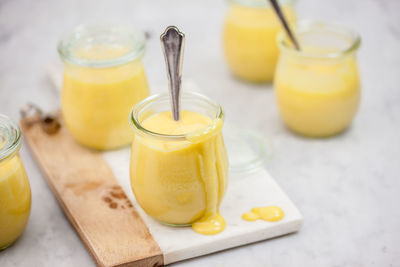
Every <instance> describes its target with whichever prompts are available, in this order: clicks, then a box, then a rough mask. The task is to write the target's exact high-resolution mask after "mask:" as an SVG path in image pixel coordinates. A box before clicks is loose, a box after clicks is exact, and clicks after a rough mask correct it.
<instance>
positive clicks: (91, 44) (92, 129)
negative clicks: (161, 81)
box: [58, 25, 149, 150]
mask: <svg viewBox="0 0 400 267" xmlns="http://www.w3.org/2000/svg"><path fill="white" fill-rule="evenodd" d="M144 50H145V37H144V34H143V33H141V32H135V31H132V30H131V29H128V28H126V27H123V26H110V25H105V26H80V27H77V28H76V29H75V30H74V31H73V32H72V33H70V34H68V35H66V36H65V37H64V38H63V39H62V40H61V41H60V42H59V45H58V52H59V54H60V57H61V59H62V60H63V61H64V62H65V72H64V84H63V89H62V97H61V106H62V108H61V110H62V115H63V119H64V121H65V125H66V126H67V128H68V130H69V132H70V133H71V135H72V136H73V137H74V138H75V139H76V141H78V142H79V143H80V144H82V145H84V146H87V147H90V148H94V149H99V150H107V149H115V148H119V147H122V146H125V145H128V144H130V142H131V141H132V131H131V129H130V126H129V122H128V120H127V118H128V115H129V112H130V110H131V108H132V106H133V105H135V104H137V103H138V102H140V101H141V100H143V99H144V98H146V97H147V96H148V95H149V89H148V84H147V80H146V76H145V71H144V67H143V64H142V60H141V59H142V57H143V55H144Z"/></svg>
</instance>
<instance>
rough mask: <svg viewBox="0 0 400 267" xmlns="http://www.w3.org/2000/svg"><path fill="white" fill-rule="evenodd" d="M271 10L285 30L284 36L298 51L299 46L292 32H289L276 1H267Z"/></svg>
mask: <svg viewBox="0 0 400 267" xmlns="http://www.w3.org/2000/svg"><path fill="white" fill-rule="evenodd" d="M269 2H270V3H271V5H272V7H273V9H274V10H275V13H276V15H277V16H278V17H279V20H280V21H281V23H282V26H283V28H285V31H286V34H287V35H288V36H289V38H290V40H291V41H292V43H293V45H294V47H295V48H296V50H298V51H300V45H299V43H298V42H297V39H296V37H295V36H294V34H293V32H292V31H291V30H290V27H289V24H288V23H287V20H286V18H285V16H284V15H283V12H282V9H281V8H280V6H279V4H278V1H277V0H269Z"/></svg>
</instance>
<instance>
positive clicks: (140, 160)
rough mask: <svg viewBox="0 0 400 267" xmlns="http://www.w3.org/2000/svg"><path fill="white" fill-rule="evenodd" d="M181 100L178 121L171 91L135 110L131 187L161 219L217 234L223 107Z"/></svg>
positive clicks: (224, 163)
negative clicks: (169, 97) (170, 98)
mask: <svg viewBox="0 0 400 267" xmlns="http://www.w3.org/2000/svg"><path fill="white" fill-rule="evenodd" d="M182 102H183V110H182V111H181V118H180V120H179V121H174V120H173V118H172V114H171V112H170V111H168V108H169V103H168V96H167V95H164V96H155V97H151V98H149V100H147V101H146V100H145V101H144V103H142V104H139V105H138V107H136V108H135V109H134V110H133V111H132V125H133V128H134V132H135V136H134V141H133V143H132V152H131V153H132V155H131V185H132V189H133V192H134V194H135V197H136V199H137V201H138V203H139V204H140V206H141V207H142V208H143V210H144V211H145V212H146V213H148V214H149V215H151V216H152V217H154V218H155V219H157V220H158V221H160V222H162V223H165V224H169V225H192V228H193V230H194V231H196V232H198V233H200V234H206V235H211V234H217V233H219V232H221V231H223V230H224V228H225V220H224V218H223V217H222V216H221V214H220V213H219V206H220V204H221V201H222V198H223V196H224V194H225V190H226V187H227V182H228V158H227V153H226V150H225V145H224V141H223V137H222V126H223V113H222V109H221V108H220V107H219V105H217V104H214V103H212V102H210V101H209V100H208V99H207V98H205V97H203V96H201V95H197V94H184V95H183V99H182ZM161 107H164V108H165V109H163V108H161Z"/></svg>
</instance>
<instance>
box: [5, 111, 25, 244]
mask: <svg viewBox="0 0 400 267" xmlns="http://www.w3.org/2000/svg"><path fill="white" fill-rule="evenodd" d="M20 147H21V132H20V129H19V128H18V126H16V125H15V124H14V123H13V122H11V121H10V119H8V118H7V117H6V116H4V115H1V114H0V250H3V249H5V248H7V247H8V246H9V245H11V244H12V243H13V242H14V241H15V240H17V238H18V237H19V236H20V235H21V234H22V232H23V231H24V229H25V226H26V223H27V222H28V218H29V213H30V210H31V189H30V186H29V181H28V177H27V175H26V172H25V169H24V166H23V164H22V161H21V158H20V157H19V154H18V151H19V149H20Z"/></svg>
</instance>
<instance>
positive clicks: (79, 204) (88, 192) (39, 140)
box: [21, 121, 163, 267]
mask: <svg viewBox="0 0 400 267" xmlns="http://www.w3.org/2000/svg"><path fill="white" fill-rule="evenodd" d="M21 128H22V131H23V134H24V137H25V139H26V141H27V143H28V145H29V147H30V149H31V151H32V153H33V154H34V156H35V158H36V160H37V162H38V164H39V166H40V168H41V170H42V172H43V173H44V175H45V177H46V180H47V182H48V184H49V186H50V188H51V190H52V191H53V193H54V195H55V196H56V198H57V200H58V202H59V203H60V205H61V207H62V208H63V210H64V212H65V214H66V216H67V217H68V219H69V220H70V222H71V223H72V225H73V227H74V228H75V229H76V231H77V233H78V234H79V236H80V238H81V239H82V241H83V243H84V244H85V245H86V247H87V249H88V250H89V252H90V254H91V255H92V256H93V258H94V260H95V262H96V264H97V265H98V266H105V267H108V266H152V267H153V266H161V265H163V255H162V251H161V250H160V248H159V246H158V244H157V243H156V242H155V241H154V239H153V237H152V236H151V234H150V232H149V230H148V228H147V226H146V225H145V224H144V222H143V221H142V219H141V218H140V216H139V215H138V213H137V211H136V210H135V208H134V207H133V206H132V204H131V203H130V201H129V200H128V199H127V197H126V196H125V194H124V192H123V191H122V189H121V187H120V186H119V185H118V182H117V181H116V179H115V177H114V175H113V173H112V171H111V169H110V167H109V166H108V165H107V163H106V162H105V160H104V159H103V156H102V154H101V153H100V152H98V151H94V150H89V149H87V148H84V147H82V146H80V145H79V144H77V143H76V142H75V141H74V140H73V138H72V137H71V136H70V134H69V133H68V132H67V130H66V129H65V127H63V126H62V127H61V130H60V131H59V132H58V133H56V134H54V135H48V134H46V133H45V132H44V131H43V130H42V128H41V127H40V124H39V123H37V124H34V125H33V126H28V125H27V124H26V123H24V121H21Z"/></svg>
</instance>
